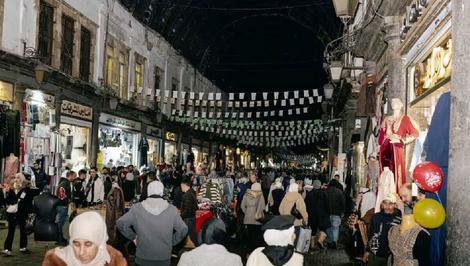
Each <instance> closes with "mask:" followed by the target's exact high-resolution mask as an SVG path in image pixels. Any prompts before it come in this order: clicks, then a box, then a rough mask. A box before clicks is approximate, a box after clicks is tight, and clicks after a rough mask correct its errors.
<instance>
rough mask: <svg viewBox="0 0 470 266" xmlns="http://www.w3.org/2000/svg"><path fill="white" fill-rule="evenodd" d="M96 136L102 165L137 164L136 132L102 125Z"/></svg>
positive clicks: (137, 141) (137, 136)
mask: <svg viewBox="0 0 470 266" xmlns="http://www.w3.org/2000/svg"><path fill="white" fill-rule="evenodd" d="M98 137H99V142H100V151H101V153H102V156H103V163H104V165H106V166H110V167H112V166H127V165H129V164H133V165H137V164H138V163H137V160H138V159H137V157H138V156H137V146H138V143H139V134H138V133H133V132H130V131H125V130H122V129H119V128H111V127H103V126H102V127H101V128H100V131H99V136H98Z"/></svg>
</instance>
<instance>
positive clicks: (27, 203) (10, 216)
mask: <svg viewBox="0 0 470 266" xmlns="http://www.w3.org/2000/svg"><path fill="white" fill-rule="evenodd" d="M30 185H31V183H30V181H28V180H26V179H25V177H24V175H23V174H21V173H19V174H16V175H15V177H14V178H13V179H12V180H11V182H10V185H9V186H8V187H6V199H5V201H6V205H7V210H6V212H7V221H8V235H7V238H6V239H5V243H4V247H3V248H4V250H3V256H5V257H10V256H11V255H12V254H11V251H12V246H13V239H14V237H15V229H16V225H19V227H20V252H21V253H24V254H28V253H29V250H28V248H27V247H28V235H27V233H26V220H27V219H28V214H29V213H30V212H31V210H32V206H33V199H32V196H33V195H32V193H31V189H30Z"/></svg>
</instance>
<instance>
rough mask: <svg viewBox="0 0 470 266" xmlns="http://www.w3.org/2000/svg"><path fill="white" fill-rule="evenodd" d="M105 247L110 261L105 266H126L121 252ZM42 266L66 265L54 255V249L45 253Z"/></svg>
mask: <svg viewBox="0 0 470 266" xmlns="http://www.w3.org/2000/svg"><path fill="white" fill-rule="evenodd" d="M107 247H108V253H109V256H110V257H111V261H110V262H109V263H107V264H106V266H127V261H126V259H125V258H124V257H123V256H122V254H121V252H119V251H118V250H116V249H114V248H113V247H111V246H109V245H108V246H107ZM42 266H67V264H66V263H65V262H64V261H63V260H62V259H61V258H59V257H58V256H57V255H56V254H55V252H54V249H51V250H49V251H48V252H47V253H46V256H45V257H44V260H43V261H42Z"/></svg>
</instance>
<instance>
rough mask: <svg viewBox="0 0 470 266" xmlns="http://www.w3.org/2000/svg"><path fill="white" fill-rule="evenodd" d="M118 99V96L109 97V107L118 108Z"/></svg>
mask: <svg viewBox="0 0 470 266" xmlns="http://www.w3.org/2000/svg"><path fill="white" fill-rule="evenodd" d="M118 103H119V101H118V99H117V98H110V99H109V108H110V109H111V110H116V108H117V106H118Z"/></svg>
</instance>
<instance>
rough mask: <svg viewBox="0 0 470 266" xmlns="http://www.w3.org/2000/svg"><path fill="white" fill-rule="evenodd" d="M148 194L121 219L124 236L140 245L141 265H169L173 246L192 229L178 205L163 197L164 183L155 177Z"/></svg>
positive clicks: (118, 224) (139, 258)
mask: <svg viewBox="0 0 470 266" xmlns="http://www.w3.org/2000/svg"><path fill="white" fill-rule="evenodd" d="M147 192H148V195H149V196H148V198H147V199H146V200H144V201H142V202H140V203H137V204H135V205H134V206H132V208H131V209H130V210H129V212H127V213H126V214H125V215H124V216H122V217H121V218H119V220H118V221H117V228H118V229H119V231H120V232H121V233H122V235H123V236H124V237H126V238H127V239H130V240H134V242H135V243H136V246H137V251H136V259H135V262H136V264H137V265H141V266H147V265H149V266H150V265H152V266H169V265H170V263H171V251H172V247H173V246H175V245H176V244H178V243H180V242H181V241H182V240H183V239H184V238H185V237H186V235H187V233H188V227H187V226H186V224H185V223H184V222H183V220H182V219H181V217H180V215H179V214H178V211H177V209H176V207H175V206H173V205H171V204H169V203H168V202H167V201H166V200H164V199H163V198H162V196H163V184H162V183H161V182H159V181H153V182H150V183H149V184H148V187H147Z"/></svg>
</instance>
